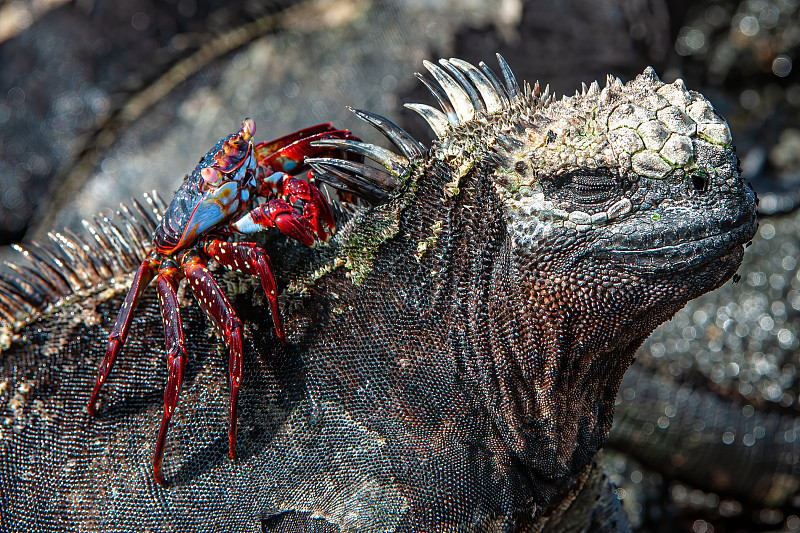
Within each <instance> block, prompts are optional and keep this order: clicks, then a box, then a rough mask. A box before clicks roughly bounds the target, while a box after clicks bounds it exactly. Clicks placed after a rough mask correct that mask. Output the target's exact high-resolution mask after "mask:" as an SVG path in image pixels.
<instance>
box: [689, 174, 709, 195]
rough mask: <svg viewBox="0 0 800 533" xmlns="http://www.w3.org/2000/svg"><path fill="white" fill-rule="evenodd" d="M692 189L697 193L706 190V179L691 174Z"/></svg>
mask: <svg viewBox="0 0 800 533" xmlns="http://www.w3.org/2000/svg"><path fill="white" fill-rule="evenodd" d="M692 187H694V190H695V191H697V192H706V191H707V190H708V178H707V177H706V176H704V175H702V174H692Z"/></svg>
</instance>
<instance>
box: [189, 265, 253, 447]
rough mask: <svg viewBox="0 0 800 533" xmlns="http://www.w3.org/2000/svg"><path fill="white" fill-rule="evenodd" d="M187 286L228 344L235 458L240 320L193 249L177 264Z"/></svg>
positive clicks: (230, 433)
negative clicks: (187, 282)
mask: <svg viewBox="0 0 800 533" xmlns="http://www.w3.org/2000/svg"><path fill="white" fill-rule="evenodd" d="M181 266H182V268H183V271H184V273H185V274H186V277H187V278H188V279H189V287H191V288H192V292H193V293H194V296H195V298H196V299H197V301H198V302H199V303H200V307H202V308H203V311H205V313H206V315H207V316H208V317H209V318H210V319H211V321H212V322H213V323H214V325H215V326H216V328H217V331H219V332H220V334H221V335H222V338H223V339H224V340H225V343H226V344H227V345H228V346H229V347H230V358H229V359H228V373H229V375H230V380H229V385H230V389H231V401H230V413H229V418H228V454H229V455H230V457H231V459H233V460H235V459H236V403H237V400H238V397H239V386H240V385H241V384H242V322H241V321H240V320H239V318H238V317H237V316H236V313H235V312H234V311H233V307H231V304H230V302H228V299H227V298H225V294H224V293H223V292H222V289H220V288H219V285H217V282H216V281H214V278H213V277H212V276H211V272H209V271H208V268H206V265H205V264H204V262H203V260H202V259H201V258H200V257H199V256H198V255H197V254H196V253H194V252H189V253H186V254H185V255H184V256H183V260H182V264H181Z"/></svg>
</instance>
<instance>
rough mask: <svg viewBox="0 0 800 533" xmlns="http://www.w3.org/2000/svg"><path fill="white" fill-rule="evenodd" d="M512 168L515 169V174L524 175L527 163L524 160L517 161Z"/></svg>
mask: <svg viewBox="0 0 800 533" xmlns="http://www.w3.org/2000/svg"><path fill="white" fill-rule="evenodd" d="M514 170H516V171H517V174H520V175H524V174H525V172H526V171H527V170H528V165H527V164H526V163H525V161H517V162H516V163H515V164H514Z"/></svg>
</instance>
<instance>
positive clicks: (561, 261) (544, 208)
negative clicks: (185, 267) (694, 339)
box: [0, 59, 756, 532]
mask: <svg viewBox="0 0 800 533" xmlns="http://www.w3.org/2000/svg"><path fill="white" fill-rule="evenodd" d="M500 65H501V70H502V78H503V79H502V81H501V80H500V79H499V78H498V77H497V76H496V75H495V74H494V73H493V72H492V71H491V69H489V68H488V67H486V66H485V65H483V64H481V65H480V66H479V67H475V66H473V65H470V64H468V63H466V62H463V61H460V60H456V59H452V60H441V61H440V63H439V65H434V64H431V63H426V67H427V68H428V70H429V71H430V73H431V75H432V76H433V78H434V79H435V82H434V81H431V80H429V79H428V78H426V77H423V76H420V78H421V79H422V80H423V81H424V82H425V83H426V85H427V86H428V87H429V88H430V89H431V92H432V93H433V94H434V96H435V97H436V98H437V99H438V100H439V103H440V105H441V107H442V110H443V112H440V111H438V110H436V109H434V108H432V107H429V106H425V105H422V104H411V105H410V107H412V109H414V110H416V111H418V112H419V113H420V114H421V115H422V116H423V117H424V118H425V119H426V120H427V121H428V123H429V124H430V125H431V126H432V128H433V129H434V131H435V133H436V134H437V139H436V140H435V141H434V143H433V146H431V147H430V148H429V149H428V148H425V147H424V146H422V145H421V144H420V143H419V142H417V141H416V140H414V139H412V138H411V137H410V136H409V135H408V134H406V133H405V132H403V131H402V130H400V129H399V128H398V127H397V126H395V125H394V124H392V123H391V122H390V121H388V120H387V119H384V118H382V117H379V116H377V115H373V114H371V113H367V112H363V111H357V113H358V114H359V116H361V117H362V118H364V119H365V120H367V121H368V122H370V123H372V124H373V125H375V126H376V127H377V128H378V129H379V130H380V131H381V132H383V133H384V134H386V136H387V137H388V138H389V139H390V140H391V141H392V142H393V143H394V144H395V146H396V147H397V148H398V149H399V150H400V151H401V152H402V154H396V153H392V152H390V151H388V150H386V149H382V148H379V147H376V146H373V145H367V144H362V143H356V142H351V141H338V142H330V143H328V144H329V145H334V146H337V147H340V148H345V149H348V150H351V151H353V152H356V153H360V154H362V155H366V156H367V157H370V158H373V159H375V160H377V161H378V162H379V163H380V164H382V165H383V166H385V167H386V171H384V170H380V169H377V168H375V167H369V166H365V165H361V164H359V163H354V162H350V161H344V160H336V159H319V160H316V161H315V162H312V164H313V165H314V166H315V168H316V169H317V172H318V176H320V177H324V178H325V179H326V180H327V181H329V182H331V183H332V184H334V185H336V186H337V187H340V188H343V189H345V190H350V191H354V192H356V193H359V194H360V195H361V196H364V197H367V198H369V199H371V200H373V201H375V202H376V203H377V202H384V203H381V204H380V205H377V206H376V207H373V208H370V209H366V210H364V211H363V212H361V213H358V214H357V215H356V216H355V217H353V218H352V220H350V221H349V222H348V223H347V225H346V226H345V227H344V228H343V229H342V230H341V231H340V232H339V233H338V235H337V236H336V237H335V239H334V240H333V241H332V242H331V243H330V246H329V247H327V248H322V249H319V250H315V251H304V250H299V249H296V248H294V247H293V246H291V245H289V244H286V243H277V244H274V246H275V247H276V248H278V249H280V250H281V251H282V252H283V256H282V258H283V260H279V261H276V271H278V272H279V277H280V276H281V274H280V272H282V273H283V274H282V276H283V279H282V280H279V284H281V283H282V284H283V286H284V287H286V288H285V291H284V295H283V312H284V318H285V330H286V332H287V337H288V340H289V342H288V344H287V345H286V346H281V344H280V343H279V342H278V341H277V338H275V337H274V335H273V334H272V332H271V329H270V326H269V324H270V322H269V315H268V313H264V312H263V306H262V305H258V304H256V305H252V303H253V302H252V301H251V299H252V298H256V299H258V298H259V296H258V291H254V290H252V289H253V287H252V285H250V284H249V282H247V281H242V280H241V278H239V277H237V276H233V275H226V276H225V277H224V280H225V281H226V282H227V283H228V285H229V288H232V289H235V292H238V293H239V294H240V297H239V298H238V299H237V300H236V301H235V302H234V306H236V307H237V309H238V310H240V313H239V314H240V316H241V317H242V319H243V320H244V321H245V323H246V324H245V327H246V339H247V340H246V342H245V344H246V346H245V356H244V359H245V371H244V376H243V385H242V388H241V391H240V399H239V405H240V407H239V413H240V434H239V452H240V453H239V461H238V462H237V463H231V462H229V461H228V460H227V459H226V457H225V454H226V442H225V429H224V426H223V425H224V420H225V417H224V416H222V415H223V413H225V409H226V406H225V401H224V398H225V396H226V395H225V394H223V391H224V389H225V388H226V386H225V371H224V364H223V359H224V358H223V357H220V356H219V355H218V354H219V353H221V352H222V351H224V348H222V347H221V346H220V343H219V342H218V341H217V340H216V339H214V338H212V337H210V336H209V335H206V333H205V326H204V325H203V324H204V322H203V320H202V318H201V317H200V315H199V312H198V310H197V309H195V308H185V309H182V313H183V315H184V328H185V332H186V337H187V339H186V343H187V352H189V353H190V354H195V355H196V359H195V360H194V361H190V363H189V364H188V366H187V377H186V380H185V384H184V392H183V400H182V403H181V406H180V407H179V409H178V410H177V412H176V413H175V415H174V417H173V421H172V424H173V425H172V432H171V434H170V438H169V440H168V442H167V451H166V453H165V455H166V456H167V458H166V460H165V469H164V470H165V479H166V481H167V484H168V487H166V488H162V487H160V486H158V485H156V484H155V483H154V482H153V481H152V478H151V477H150V474H149V468H148V465H149V459H150V456H151V454H152V451H151V450H149V446H150V443H152V441H153V438H152V437H153V435H154V434H155V433H156V432H157V430H158V420H159V416H158V415H159V410H160V409H161V399H160V395H161V389H162V384H161V383H162V382H163V380H164V371H163V369H162V367H163V364H162V362H161V361H160V360H159V357H153V356H152V354H160V353H162V352H161V350H162V348H161V342H162V341H161V339H160V338H157V337H154V338H148V335H146V334H137V333H136V332H151V331H160V318H159V316H158V311H157V307H156V304H155V299H154V298H152V297H145V298H143V300H142V303H141V304H140V309H141V311H140V313H139V315H137V317H136V318H135V319H134V323H133V326H132V334H131V335H130V337H129V340H128V350H129V351H130V350H132V351H133V352H135V353H137V354H139V355H145V354H147V357H139V358H131V357H128V358H125V359H124V360H123V361H120V362H119V364H118V365H119V366H118V367H116V368H115V373H116V378H113V377H112V379H111V380H110V382H109V391H108V393H107V397H106V402H107V404H106V405H108V406H109V408H108V409H104V412H106V414H105V415H103V414H101V416H100V417H99V418H98V419H89V417H88V416H87V414H86V413H85V412H83V411H82V408H83V405H84V404H85V401H86V396H87V395H88V393H89V391H90V389H91V384H92V383H93V379H94V378H93V374H94V368H95V367H96V363H97V361H98V360H99V358H100V357H101V356H102V352H103V350H104V348H105V347H104V345H103V342H102V341H101V339H104V338H105V335H107V333H104V332H106V331H107V329H108V327H109V326H110V324H109V320H110V318H109V316H111V315H113V314H114V312H115V311H114V310H115V309H116V307H117V306H118V305H119V301H118V298H111V299H110V300H108V299H106V298H108V297H109V295H108V294H105V293H100V294H95V295H94V296H93V297H92V298H91V299H86V298H84V299H82V300H79V304H80V305H77V306H74V307H69V306H65V307H62V308H60V309H59V310H58V311H57V312H56V313H54V314H51V315H49V317H48V318H46V319H44V320H43V321H40V322H33V323H32V324H30V325H27V326H24V327H23V328H22V329H21V330H20V331H19V333H18V335H21V337H22V338H24V339H25V340H24V341H17V342H15V343H13V344H12V346H11V347H10V348H9V349H7V350H6V351H5V352H4V353H3V357H2V375H3V381H2V394H3V400H4V410H5V424H4V425H3V426H1V427H2V435H1V436H0V442H2V450H3V461H2V465H0V501H2V514H1V515H0V525H2V529H3V530H7V531H14V530H18V529H31V528H35V529H36V530H39V531H78V530H95V531H99V530H102V531H142V530H175V531H188V530H191V531H212V530H219V529H223V530H225V531H398V532H408V531H548V530H549V531H582V530H585V529H586V527H588V526H587V524H588V523H589V522H590V520H591V512H592V511H591V509H592V507H593V505H594V500H595V498H596V489H597V486H598V483H597V479H598V471H597V469H596V467H595V466H594V465H593V458H594V457H595V455H596V453H597V451H598V450H599V449H600V447H601V446H602V445H603V442H604V441H605V439H606V437H607V435H608V432H609V429H610V427H611V421H612V414H613V405H614V397H615V395H616V392H617V389H618V387H619V383H620V380H621V378H622V375H623V373H624V371H625V369H626V368H627V367H628V365H629V364H630V362H631V359H632V357H633V354H634V352H635V350H636V348H637V347H638V346H639V345H640V344H641V343H642V341H643V340H644V339H645V338H646V337H647V336H648V335H649V333H650V332H651V331H652V330H653V328H655V326H657V325H658V324H659V323H661V322H663V321H664V320H666V319H667V318H669V317H670V316H672V315H673V314H674V313H675V312H676V311H677V310H678V309H680V308H681V307H682V306H683V305H684V304H685V303H686V302H687V301H688V300H689V299H691V298H694V297H696V296H698V295H700V294H702V293H704V292H707V291H709V290H711V289H714V288H716V287H717V286H719V285H720V284H722V283H724V282H725V281H726V280H727V279H729V278H730V277H731V276H732V275H733V274H734V273H735V271H736V269H737V267H738V265H739V263H740V261H741V258H742V254H743V245H744V244H745V243H746V242H747V241H749V240H750V238H751V237H752V235H753V233H754V231H755V225H756V222H755V195H754V194H753V192H752V191H751V190H750V189H749V188H748V187H747V185H746V184H745V183H744V182H743V181H742V180H741V179H740V178H739V174H738V170H737V159H736V156H735V153H734V150H733V146H732V144H731V137H730V133H729V130H728V127H727V125H726V124H725V122H724V120H723V119H721V118H720V117H719V116H718V115H717V114H716V113H715V112H714V110H713V108H712V107H711V105H710V104H709V103H708V101H707V100H706V99H705V98H704V97H703V96H701V95H700V94H698V93H695V92H692V91H688V90H687V89H686V88H685V86H684V85H683V82H682V81H680V80H678V81H676V82H675V83H673V84H664V83H662V82H661V81H660V80H659V79H658V78H657V76H656V75H655V73H654V71H653V70H652V69H647V70H645V72H644V73H643V74H642V75H640V76H639V77H637V78H636V79H635V80H634V81H632V82H629V83H627V84H623V83H622V82H621V81H620V80H619V79H615V78H609V79H608V81H607V84H606V86H605V87H604V88H602V89H601V88H600V86H599V85H598V84H597V83H594V84H592V85H591V86H588V87H587V86H584V87H583V88H582V90H581V91H578V92H576V94H575V96H570V97H565V98H562V99H556V98H554V97H553V96H551V95H550V94H549V91H548V90H547V89H545V90H544V91H540V90H539V88H538V85H536V86H534V87H531V86H529V85H528V84H524V86H523V87H522V88H520V87H519V86H518V85H517V82H516V81H515V80H514V77H513V74H511V71H510V69H509V68H508V66H507V65H506V64H505V62H504V61H502V59H500ZM270 255H271V256H273V257H281V255H280V254H278V253H275V254H273V253H271V252H270ZM17 283H18V284H24V280H22V281H20V280H17ZM108 292H110V293H113V292H114V291H113V290H112V291H108ZM228 292H229V293H230V292H231V291H228ZM248 304H250V305H248ZM3 305H4V310H5V311H13V310H15V309H18V308H19V306H21V305H22V304H17V303H10V304H9V303H4V304H3ZM244 307H246V309H243V308H244ZM98 322H102V325H98V324H97V323H98ZM257 331H258V332H263V334H256V333H255V332H257ZM209 354H210V355H209ZM170 441H171V442H170ZM612 497H613V496H612ZM587 502H589V503H588V504H587ZM570 506H572V507H571V508H570ZM595 516H596V517H597V516H598V515H595ZM614 523H616V522H615V519H613V518H612V519H610V521H606V530H609V531H610V530H613V528H614V527H615V526H613V525H609V524H614ZM594 524H595V526H596V525H598V522H597V521H595V522H594ZM593 527H594V526H593ZM616 527H619V528H620V529H624V525H619V524H618V526H616Z"/></svg>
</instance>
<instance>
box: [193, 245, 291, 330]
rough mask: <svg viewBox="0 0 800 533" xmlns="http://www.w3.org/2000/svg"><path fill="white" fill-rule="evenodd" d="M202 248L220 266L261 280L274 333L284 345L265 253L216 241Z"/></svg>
mask: <svg viewBox="0 0 800 533" xmlns="http://www.w3.org/2000/svg"><path fill="white" fill-rule="evenodd" d="M203 248H204V250H205V252H206V253H207V254H208V255H209V256H210V257H213V258H214V259H215V260H216V261H217V262H218V263H219V264H220V265H222V266H224V267H228V268H232V269H233V270H236V271H238V272H243V273H245V274H250V275H251V276H258V279H259V280H261V287H262V288H263V289H264V292H265V293H266V295H267V299H268V300H269V309H270V312H271V313H272V322H273V323H274V324H275V333H276V334H277V335H278V338H279V339H280V340H281V342H282V343H285V342H286V341H285V340H284V337H283V327H282V326H281V316H280V313H279V311H278V290H277V288H276V287H275V278H274V276H273V275H272V262H271V261H270V260H269V256H268V255H267V253H266V252H265V251H264V250H263V249H262V248H260V247H259V246H256V245H255V244H253V243H251V242H225V241H219V240H216V239H210V240H208V241H206V243H205V245H204V247H203Z"/></svg>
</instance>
